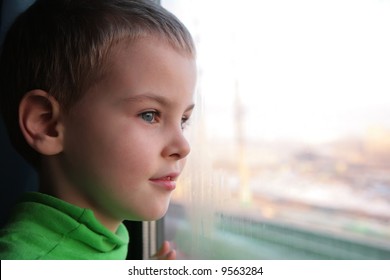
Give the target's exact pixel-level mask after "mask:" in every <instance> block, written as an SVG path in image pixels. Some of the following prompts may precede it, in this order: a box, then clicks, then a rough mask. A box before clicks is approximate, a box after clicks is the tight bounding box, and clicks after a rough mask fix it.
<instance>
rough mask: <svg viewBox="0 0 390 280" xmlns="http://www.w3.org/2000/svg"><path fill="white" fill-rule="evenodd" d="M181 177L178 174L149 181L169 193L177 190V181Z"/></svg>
mask: <svg viewBox="0 0 390 280" xmlns="http://www.w3.org/2000/svg"><path fill="white" fill-rule="evenodd" d="M178 177H179V174H178V173H171V174H168V175H165V176H162V177H156V178H151V179H149V181H150V182H152V183H153V185H155V186H157V187H159V188H162V189H164V190H167V191H173V190H174V189H175V188H176V180H177V178H178Z"/></svg>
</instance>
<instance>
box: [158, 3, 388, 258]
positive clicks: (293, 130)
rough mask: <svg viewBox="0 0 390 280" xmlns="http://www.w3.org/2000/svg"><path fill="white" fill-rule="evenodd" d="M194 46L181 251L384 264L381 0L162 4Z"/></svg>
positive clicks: (176, 230)
mask: <svg viewBox="0 0 390 280" xmlns="http://www.w3.org/2000/svg"><path fill="white" fill-rule="evenodd" d="M161 4H162V5H163V6H165V7H166V8H167V9H169V10H171V11H172V12H173V13H174V14H176V15H177V16H178V17H179V18H180V19H181V20H182V21H183V22H184V23H185V24H186V25H187V27H188V28H189V29H190V31H191V33H192V34H193V36H194V38H195V41H196V44H197V49H198V65H199V82H198V97H197V98H198V101H197V115H196V116H195V120H194V121H193V123H192V127H191V128H190V131H189V134H191V135H189V137H190V138H191V141H192V153H191V155H190V158H189V162H188V165H187V167H186V172H187V174H184V176H182V181H181V183H180V186H179V187H178V189H177V190H176V192H175V195H174V197H173V200H172V205H171V207H170V210H169V212H168V215H167V217H166V218H165V236H166V238H167V239H170V240H172V241H173V242H174V243H175V244H176V246H177V249H178V252H179V257H180V258H183V259H191V258H196V259H390V82H389V81H390V78H389V77H390V52H389V50H390V35H389V34H390V1H388V0H362V1H353V0H337V1H335V0H330V1H329V0H328V1H321V0H316V1H309V0H306V1H305V0H295V1H288V0H278V1H257V0H245V1H233V0H213V1H190V0H180V1H178V0H162V1H161Z"/></svg>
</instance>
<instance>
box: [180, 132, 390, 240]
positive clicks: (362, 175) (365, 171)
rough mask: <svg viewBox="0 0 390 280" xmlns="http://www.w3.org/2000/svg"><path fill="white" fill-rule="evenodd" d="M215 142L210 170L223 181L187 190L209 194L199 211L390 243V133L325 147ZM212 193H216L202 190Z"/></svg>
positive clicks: (299, 144)
mask: <svg viewBox="0 0 390 280" xmlns="http://www.w3.org/2000/svg"><path fill="white" fill-rule="evenodd" d="M209 144H210V147H208V149H209V150H210V151H212V152H209V153H208V155H209V156H210V157H209V158H208V160H209V161H210V166H209V168H210V170H211V173H218V174H219V176H220V177H221V179H220V181H219V183H215V182H214V183H208V184H207V183H205V182H203V183H202V184H203V186H202V187H198V186H194V184H192V186H190V187H191V188H195V190H194V189H193V190H191V191H190V190H187V191H189V192H190V193H191V195H194V193H196V192H200V193H203V195H200V198H198V200H197V201H196V202H195V204H196V205H197V207H196V209H197V210H196V211H201V210H199V208H206V209H208V210H207V211H209V212H208V213H209V214H208V215H209V216H210V214H212V213H211V212H210V211H215V212H216V211H218V212H222V213H227V214H232V215H240V216H241V217H245V218H249V219H253V220H259V219H265V220H271V221H278V222H281V223H288V224H294V225H298V226H300V227H304V228H308V229H313V230H320V231H325V232H328V233H332V234H336V235H341V236H346V237H357V238H363V239H366V240H371V241H373V242H379V243H385V244H386V245H387V246H389V245H390V130H389V129H386V128H381V127H372V128H370V129H368V131H367V133H366V134H365V135H364V136H363V137H361V138H357V137H355V138H345V139H340V140H338V141H334V142H332V143H326V144H318V145H314V144H312V145H308V144H302V143H293V142H291V141H289V142H266V141H256V142H248V141H244V140H243V139H240V137H237V139H236V141H232V142H230V143H229V141H224V142H223V143H221V142H216V143H209ZM203 164H205V163H204V162H203ZM193 171H194V170H193ZM195 171H196V172H197V171H198V172H199V168H198V169H197V170H195ZM196 184H197V183H195V185H196ZM199 184H200V183H199ZM218 184H219V185H220V186H217V185H218ZM209 187H211V188H214V189H213V190H202V188H209ZM205 196H208V197H205ZM185 197H186V196H185V194H183V192H181V191H179V192H178V193H177V194H176V195H175V197H174V201H175V202H176V203H184V204H188V203H189V201H188V196H187V200H186V199H185ZM195 197H197V195H195ZM198 197H199V195H198ZM192 199H194V200H196V198H192ZM202 199H203V202H202ZM190 200H191V199H190ZM213 200H214V201H213ZM202 204H205V205H204V206H202ZM209 204H213V205H214V207H212V208H210V206H207V205H209Z"/></svg>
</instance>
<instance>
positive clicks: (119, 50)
mask: <svg viewBox="0 0 390 280" xmlns="http://www.w3.org/2000/svg"><path fill="white" fill-rule="evenodd" d="M108 65H109V71H108V74H109V75H108V77H107V78H109V79H120V78H124V79H129V80H132V81H133V82H134V83H141V82H142V81H143V78H144V77H145V78H147V79H150V78H151V76H152V77H153V76H154V77H153V78H154V79H155V80H158V79H165V78H166V79H167V80H166V81H167V82H168V81H169V80H171V79H172V78H176V81H177V83H178V84H179V83H187V84H190V85H191V86H193V84H194V82H195V79H196V62H195V58H194V57H193V55H192V54H189V53H186V52H184V51H179V50H177V49H176V48H174V47H172V46H171V45H170V44H168V43H167V42H166V41H164V40H161V39H159V38H154V37H143V38H139V39H137V40H134V41H124V42H121V43H119V44H118V45H117V46H115V47H114V48H113V49H112V50H111V54H110V56H109V58H108ZM161 82H163V80H162V81H161Z"/></svg>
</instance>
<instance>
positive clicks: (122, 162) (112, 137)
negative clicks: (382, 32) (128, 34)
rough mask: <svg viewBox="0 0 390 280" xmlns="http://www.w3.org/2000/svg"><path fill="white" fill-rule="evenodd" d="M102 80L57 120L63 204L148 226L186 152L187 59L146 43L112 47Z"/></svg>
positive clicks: (192, 68)
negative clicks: (65, 187) (61, 130)
mask: <svg viewBox="0 0 390 280" xmlns="http://www.w3.org/2000/svg"><path fill="white" fill-rule="evenodd" d="M111 62H112V64H111V65H110V68H109V74H108V75H107V76H106V78H105V79H104V80H102V81H99V82H98V83H97V84H96V85H95V86H94V87H93V88H91V89H90V90H89V91H88V92H87V93H86V94H85V96H83V98H82V99H81V100H80V101H79V102H77V103H76V104H75V105H74V106H73V107H72V109H71V111H70V112H69V114H67V115H66V116H65V117H64V124H65V134H64V152H63V166H64V170H65V174H66V175H65V178H66V180H67V181H68V182H69V183H70V184H69V188H70V189H71V191H70V193H73V194H72V197H70V198H68V200H72V199H73V200H74V201H71V202H73V203H76V204H77V205H79V206H82V207H88V208H91V209H93V210H94V212H95V215H96V216H97V217H98V218H100V219H101V220H123V219H134V220H155V219H158V218H160V217H162V216H163V215H164V214H165V212H166V210H167V207H168V204H169V200H170V196H171V192H172V191H173V189H174V188H175V180H176V179H177V176H178V175H179V174H180V172H181V171H182V169H183V167H184V164H185V157H186V156H187V155H188V153H189V152H190V147H189V144H188V142H187V140H186V139H185V138H184V136H183V126H185V122H186V120H187V119H188V118H189V117H190V116H191V113H192V109H193V106H194V104H193V93H194V89H195V83H196V65H195V61H194V59H193V58H189V57H186V56H183V55H182V54H180V53H178V52H177V51H175V50H174V49H172V48H171V47H170V46H168V45H166V44H164V43H162V42H160V41H157V40H153V39H146V38H145V39H142V40H138V41H136V42H134V43H131V44H129V45H126V46H122V47H120V48H116V50H115V51H114V53H113V55H112V59H111Z"/></svg>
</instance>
